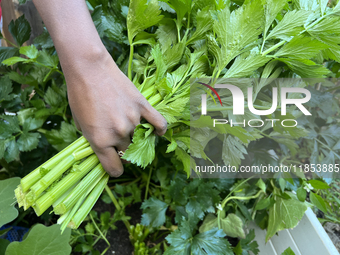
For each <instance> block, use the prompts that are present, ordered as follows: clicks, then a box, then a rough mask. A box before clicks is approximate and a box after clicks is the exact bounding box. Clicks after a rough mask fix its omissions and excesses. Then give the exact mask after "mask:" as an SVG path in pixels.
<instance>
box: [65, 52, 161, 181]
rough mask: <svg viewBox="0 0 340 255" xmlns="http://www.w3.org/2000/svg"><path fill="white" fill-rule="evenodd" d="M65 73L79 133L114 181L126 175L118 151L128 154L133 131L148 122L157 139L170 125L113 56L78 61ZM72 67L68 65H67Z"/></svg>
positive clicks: (100, 54)
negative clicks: (127, 150)
mask: <svg viewBox="0 0 340 255" xmlns="http://www.w3.org/2000/svg"><path fill="white" fill-rule="evenodd" d="M70 61H72V62H73V64H72V65H67V66H68V68H67V70H65V71H64V73H65V78H66V83H67V89H68V98H69V103H70V107H71V110H72V114H73V117H74V120H75V123H76V126H77V128H78V129H80V130H81V131H82V132H83V135H84V137H85V138H86V139H87V140H88V141H89V142H90V144H91V147H92V148H93V150H94V152H95V153H96V155H97V156H98V158H99V160H100V162H101V164H102V165H103V167H104V169H105V170H106V171H107V172H108V173H109V174H110V175H111V176H114V177H118V176H120V175H121V174H122V173H123V165H122V161H121V159H120V157H119V156H118V154H117V151H119V150H121V151H125V150H126V149H127V148H128V146H129V144H130V143H131V138H132V136H133V131H134V129H135V127H136V126H137V125H138V124H139V123H140V120H141V118H145V119H146V120H147V121H148V122H149V123H150V124H152V125H153V126H154V127H155V130H156V133H157V134H158V135H163V134H164V133H165V131H166V127H167V123H166V120H165V119H164V118H163V116H162V115H161V114H160V113H158V112H157V111H156V110H155V109H154V108H153V107H152V106H151V105H150V104H149V102H148V101H147V100H146V99H145V98H144V96H143V95H142V94H141V93H140V92H139V91H138V89H137V88H136V87H135V86H134V84H133V83H132V82H131V81H130V80H129V79H128V78H127V77H126V76H125V75H124V74H123V73H122V72H121V71H120V70H119V68H118V67H117V66H116V64H115V63H114V61H113V59H112V58H111V56H110V55H109V54H108V53H107V51H106V50H105V49H104V54H102V53H98V54H94V56H92V57H88V56H87V57H86V58H85V59H81V60H80V59H77V60H76V61H74V60H70ZM68 64H69V63H68Z"/></svg>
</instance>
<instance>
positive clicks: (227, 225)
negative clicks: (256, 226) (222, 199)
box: [221, 213, 246, 238]
mask: <svg viewBox="0 0 340 255" xmlns="http://www.w3.org/2000/svg"><path fill="white" fill-rule="evenodd" d="M221 227H222V229H223V232H224V233H225V234H226V235H227V236H230V237H235V238H236V237H237V238H245V237H246V234H245V233H244V229H243V222H242V220H241V219H240V217H238V216H237V215H236V214H234V213H229V214H228V215H227V217H226V218H224V219H221Z"/></svg>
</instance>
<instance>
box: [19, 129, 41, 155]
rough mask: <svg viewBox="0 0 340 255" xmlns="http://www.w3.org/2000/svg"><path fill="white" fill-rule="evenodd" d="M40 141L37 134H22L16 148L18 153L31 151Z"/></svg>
mask: <svg viewBox="0 0 340 255" xmlns="http://www.w3.org/2000/svg"><path fill="white" fill-rule="evenodd" d="M39 139H40V134H39V133H28V132H24V133H22V135H21V136H20V137H19V139H18V142H17V144H18V147H19V150H20V151H31V150H33V149H35V148H36V147H37V146H38V143H39Z"/></svg>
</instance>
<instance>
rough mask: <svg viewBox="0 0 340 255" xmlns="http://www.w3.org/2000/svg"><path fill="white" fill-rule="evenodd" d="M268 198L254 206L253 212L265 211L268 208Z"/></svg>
mask: <svg viewBox="0 0 340 255" xmlns="http://www.w3.org/2000/svg"><path fill="white" fill-rule="evenodd" d="M270 204H271V203H270V197H267V198H265V199H262V200H260V201H259V202H258V203H257V204H256V206H255V210H263V209H266V208H267V207H269V206H270Z"/></svg>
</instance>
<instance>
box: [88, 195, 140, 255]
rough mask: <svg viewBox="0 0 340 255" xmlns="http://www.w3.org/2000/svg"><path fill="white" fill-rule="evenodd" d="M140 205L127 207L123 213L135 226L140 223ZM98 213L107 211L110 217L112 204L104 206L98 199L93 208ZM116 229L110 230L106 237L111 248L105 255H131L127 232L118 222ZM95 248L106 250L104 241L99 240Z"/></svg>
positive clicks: (131, 248) (131, 247)
mask: <svg viewBox="0 0 340 255" xmlns="http://www.w3.org/2000/svg"><path fill="white" fill-rule="evenodd" d="M140 206H141V203H136V204H132V205H130V206H127V207H126V209H125V213H126V215H127V216H130V217H131V220H130V223H131V224H132V225H136V224H137V223H140V220H141V216H142V211H141V209H140ZM94 210H96V211H97V212H98V213H100V212H105V211H109V212H110V213H111V215H113V213H114V206H113V205H112V204H106V203H104V202H103V201H102V200H101V199H99V200H98V201H97V203H96V206H95V208H94ZM115 225H116V226H117V229H115V230H110V231H109V232H108V234H107V236H106V238H107V240H108V241H109V242H110V244H111V246H110V248H109V249H108V251H107V252H106V253H105V254H114V255H133V246H132V244H131V242H130V239H129V232H128V230H127V228H126V227H125V225H124V223H123V222H122V221H118V222H116V224H115ZM95 248H96V249H97V250H98V251H100V252H103V251H104V250H105V249H106V248H107V243H106V242H105V241H104V240H100V241H99V242H98V243H97V244H96V246H95Z"/></svg>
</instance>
